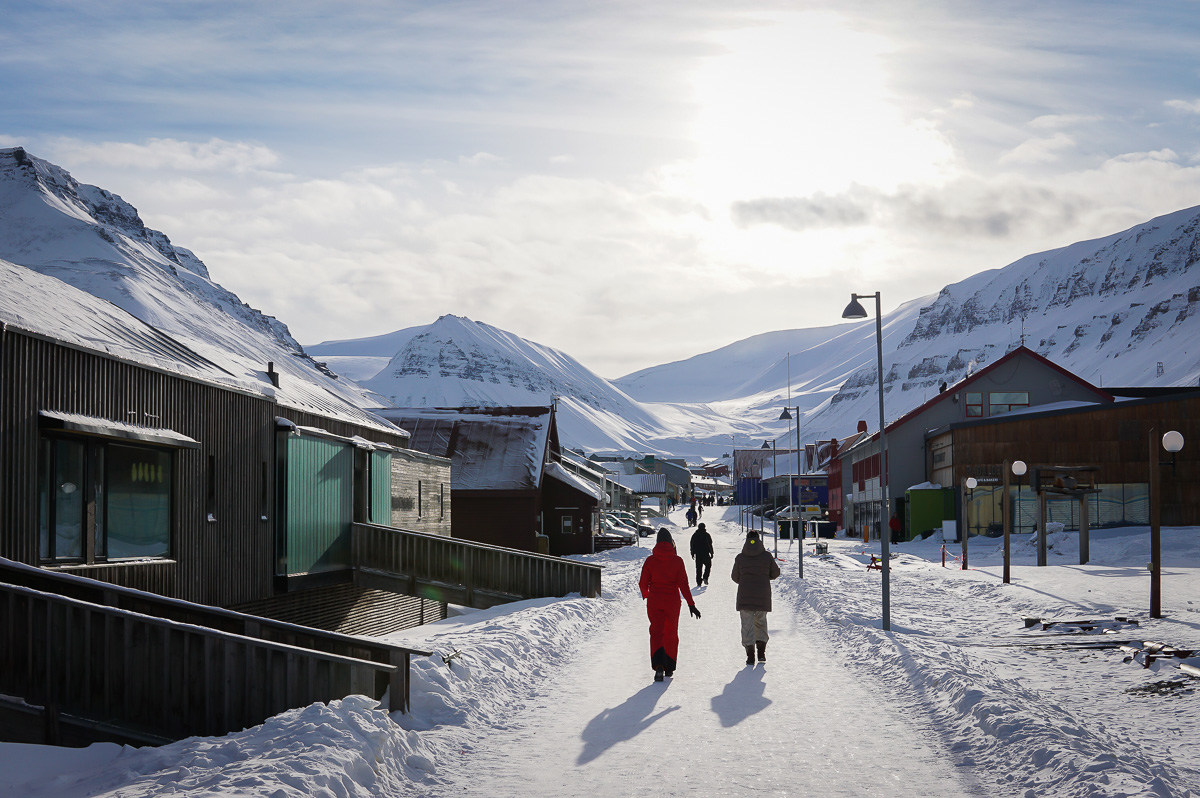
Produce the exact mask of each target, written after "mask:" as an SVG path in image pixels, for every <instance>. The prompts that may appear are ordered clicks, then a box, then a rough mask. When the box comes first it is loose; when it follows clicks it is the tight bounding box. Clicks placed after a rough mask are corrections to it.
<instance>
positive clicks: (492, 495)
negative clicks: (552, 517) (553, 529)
mask: <svg viewBox="0 0 1200 798" xmlns="http://www.w3.org/2000/svg"><path fill="white" fill-rule="evenodd" d="M540 501H541V499H540V497H539V495H538V494H537V492H534V491H461V490H454V491H451V492H450V506H451V513H452V514H453V516H454V537H456V538H461V539H463V540H473V541H475V542H477V543H486V544H488V545H491V546H505V547H507V548H510V549H520V550H522V551H537V534H538V532H539V531H540V528H539V524H538V521H539V519H538V512H539V510H540V509H541V507H540Z"/></svg>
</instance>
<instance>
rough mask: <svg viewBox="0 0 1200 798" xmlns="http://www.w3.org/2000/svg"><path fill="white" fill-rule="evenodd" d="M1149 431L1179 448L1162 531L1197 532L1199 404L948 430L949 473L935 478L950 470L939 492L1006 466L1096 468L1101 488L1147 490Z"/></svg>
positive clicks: (1166, 490)
mask: <svg viewBox="0 0 1200 798" xmlns="http://www.w3.org/2000/svg"><path fill="white" fill-rule="evenodd" d="M1151 428H1156V429H1157V437H1158V439H1159V440H1161V438H1162V435H1163V433H1165V432H1166V431H1167V430H1172V429H1173V430H1178V431H1179V432H1181V433H1182V434H1183V437H1184V441H1185V443H1184V448H1183V451H1182V452H1180V453H1179V455H1178V458H1177V463H1178V464H1177V466H1176V469H1175V470H1174V472H1172V469H1171V468H1170V467H1169V466H1167V467H1163V468H1162V470H1161V485H1160V487H1161V491H1162V496H1161V507H1162V523H1163V524H1165V525H1171V526H1178V525H1187V526H1191V525H1196V524H1200V397H1196V396H1187V397H1184V398H1175V399H1159V400H1143V401H1136V402H1132V401H1131V402H1118V403H1116V404H1113V405H1105V406H1102V407H1099V408H1095V409H1088V410H1085V411H1073V412H1066V413H1056V414H1052V415H1044V416H1032V417H1029V416H1025V415H1017V416H1013V417H1012V418H1011V419H1005V417H1003V416H999V417H997V418H995V419H992V420H990V421H989V423H986V424H978V425H966V426H963V427H958V428H954V429H953V430H952V434H953V439H954V443H953V451H952V454H950V455H948V456H949V460H948V463H949V464H950V465H949V467H948V468H947V470H946V471H938V472H936V473H939V474H941V473H948V472H949V471H950V469H951V468H952V470H953V478H952V479H951V480H948V481H945V482H944V483H943V484H947V485H952V484H961V483H962V481H963V480H965V479H966V478H967V477H968V476H976V477H978V476H996V477H999V476H1001V473H1000V472H1001V469H1002V467H1003V463H1004V461H1005V460H1024V461H1025V462H1026V463H1027V464H1028V465H1029V467H1030V468H1033V467H1034V466H1038V465H1057V466H1099V468H1100V470H1099V471H1098V472H1097V473H1096V481H1097V482H1099V483H1102V484H1112V483H1140V484H1146V483H1148V482H1149V481H1150V462H1149V456H1148V450H1149V440H1150V429H1151ZM939 440H940V436H939ZM1158 448H1159V451H1160V454H1161V455H1162V457H1161V459H1162V460H1163V461H1169V460H1170V457H1169V456H1168V455H1167V453H1166V452H1165V451H1162V450H1161V445H1160V446H1159V447H1158ZM1027 478H1028V477H1026V479H1027Z"/></svg>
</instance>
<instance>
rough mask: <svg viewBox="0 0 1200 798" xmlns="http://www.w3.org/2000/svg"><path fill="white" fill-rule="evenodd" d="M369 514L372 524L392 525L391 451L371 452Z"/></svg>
mask: <svg viewBox="0 0 1200 798" xmlns="http://www.w3.org/2000/svg"><path fill="white" fill-rule="evenodd" d="M370 516H371V517H370V521H371V523H372V524H383V525H384V526H391V525H392V455H391V452H371V512H370Z"/></svg>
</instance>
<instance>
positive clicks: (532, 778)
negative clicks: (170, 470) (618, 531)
mask: <svg viewBox="0 0 1200 798" xmlns="http://www.w3.org/2000/svg"><path fill="white" fill-rule="evenodd" d="M737 518H738V516H737V512H736V508H708V509H707V511H706V513H705V515H704V518H703V520H704V521H705V523H706V524H707V526H708V528H709V530H710V531H711V532H712V533H713V538H714V541H715V544H716V549H717V556H716V561H715V564H714V568H713V572H712V578H711V585H710V586H708V587H704V588H701V589H699V590H697V591H696V596H697V599H696V600H697V604H698V606H699V607H700V608H701V610H702V612H703V614H704V617H703V618H702V619H700V620H694V619H692V618H690V617H688V616H687V613H686V612H684V613H683V617H682V618H681V619H680V633H681V644H680V654H679V670H678V672H677V673H676V675H675V677H674V678H673V679H671V680H668V681H666V682H663V683H655V682H654V681H652V670H651V668H650V666H649V651H648V636H647V621H646V616H645V611H644V609H643V604H642V601H641V598H640V596H639V594H638V591H637V584H636V583H637V578H638V575H639V572H640V568H641V564H642V561H643V559H644V558H645V556H646V555H647V554H648V552H649V549H648V547H646V546H645V545H643V547H641V548H632V547H631V548H626V549H619V550H616V551H612V552H606V553H603V554H597V555H591V556H588V557H585V558H583V559H586V560H590V561H594V562H598V563H601V564H603V565H605V575H604V596H603V598H601V599H582V598H572V597H568V598H564V599H541V600H535V601H527V602H520V603H517V604H512V605H507V606H501V607H496V608H493V609H492V610H485V611H480V612H469V613H466V614H463V615H459V616H456V617H452V618H450V619H447V620H445V621H441V622H438V623H435V624H430V625H427V626H424V627H420V628H417V629H412V630H409V631H408V632H406V633H404V634H403V635H402V637H403V639H405V640H408V641H410V642H412V643H414V644H418V645H421V646H424V647H428V648H432V649H434V650H435V651H436V652H437V654H436V655H435V656H433V657H430V658H427V659H420V660H417V661H414V668H413V671H414V673H413V680H414V683H413V711H412V713H411V714H409V715H400V714H396V715H393V716H391V717H389V716H388V715H387V714H386V713H385V712H383V711H382V710H379V709H375V708H374V702H370V701H367V700H365V699H362V698H354V697H352V698H348V699H346V700H344V701H340V702H333V703H332V704H330V705H329V706H325V705H321V704H317V705H313V706H310V707H306V708H301V709H296V710H293V711H290V712H287V713H284V714H282V715H279V716H277V717H275V718H272V719H271V720H270V721H268V722H267V723H266V724H264V725H263V726H260V727H256V728H254V729H249V730H246V731H244V732H239V733H236V734H230V735H227V736H226V737H222V738H191V739H188V740H182V741H180V742H177V743H174V744H172V745H168V746H163V747H161V748H146V749H133V748H120V747H118V746H115V745H94V746H92V747H91V748H89V749H83V750H69V749H56V748H46V747H42V746H26V745H15V744H5V745H0V795H4V796H7V795H14V796H16V795H20V796H31V797H32V798H40V797H41V796H46V797H47V798H49V796H55V798H82V797H83V796H100V795H102V796H122V798H126V797H128V796H152V795H164V794H180V795H193V796H216V795H222V796H224V795H246V796H270V798H285V796H364V797H365V796H445V795H468V796H469V795H480V796H483V795H487V796H508V795H532V796H539V795H563V794H592V795H597V796H624V795H640V794H644V793H647V792H649V793H652V794H663V795H685V794H686V795H695V796H722V798H724V796H730V795H844V796H873V795H879V796H885V795H906V796H907V795H931V796H932V795H945V796H954V795H987V796H1008V795H1012V796H1096V797H1097V798H1098V797H1100V796H1104V797H1105V798H1116V797H1117V796H1189V795H1196V794H1198V793H1197V785H1198V784H1200V760H1198V759H1197V757H1196V755H1195V753H1194V752H1195V751H1196V750H1200V732H1198V731H1197V724H1196V720H1195V719H1196V716H1197V708H1198V706H1197V702H1198V701H1200V691H1197V689H1196V686H1197V681H1196V680H1195V679H1194V678H1192V677H1189V676H1187V675H1185V674H1184V673H1183V671H1181V670H1180V669H1179V668H1178V667H1177V663H1178V660H1175V659H1155V660H1153V661H1152V662H1151V663H1150V666H1149V667H1142V664H1143V663H1144V662H1145V653H1144V652H1143V653H1139V654H1135V653H1132V652H1129V651H1123V650H1122V649H1121V648H1120V647H1119V645H1118V644H1120V643H1129V644H1131V645H1130V647H1131V648H1134V649H1136V648H1139V647H1141V646H1142V641H1149V640H1154V641H1159V642H1162V643H1166V644H1169V645H1174V646H1177V647H1180V648H1185V647H1186V648H1195V647H1198V646H1200V617H1198V616H1197V612H1198V611H1200V603H1194V602H1197V601H1200V536H1198V535H1197V530H1195V529H1190V528H1189V529H1165V530H1164V531H1163V540H1164V543H1163V551H1164V563H1165V564H1166V568H1165V570H1164V579H1163V585H1164V588H1163V590H1164V593H1163V610H1164V617H1163V618H1162V619H1159V620H1152V619H1149V618H1148V617H1147V611H1146V602H1147V593H1146V588H1147V585H1148V578H1147V576H1146V572H1145V567H1144V561H1145V554H1144V550H1145V549H1146V548H1147V545H1148V543H1147V538H1148V535H1147V531H1146V530H1145V528H1133V529H1117V530H1100V531H1094V532H1093V535H1092V558H1093V564H1091V565H1088V566H1079V565H1077V564H1075V563H1077V557H1076V550H1075V549H1074V548H1073V542H1074V540H1073V538H1072V537H1071V536H1070V535H1060V536H1054V535H1052V536H1051V546H1052V548H1051V560H1050V561H1051V566H1050V567H1047V568H1037V567H1035V566H1033V565H1032V563H1033V562H1034V554H1033V551H1034V549H1033V546H1032V545H1031V544H1030V541H1029V540H1028V536H1017V537H1016V538H1015V539H1014V563H1015V564H1014V567H1013V584H1012V585H1009V586H1004V585H1002V584H1001V581H1000V567H999V563H1000V559H999V554H998V545H999V543H998V541H995V540H991V539H976V540H973V541H972V544H971V565H972V570H968V571H963V570H960V569H958V568H957V567H945V568H943V567H942V565H941V563H940V548H941V547H940V544H939V543H938V542H936V541H918V542H914V543H907V544H902V545H900V546H898V547H897V550H898V552H897V556H896V557H895V558H894V559H893V560H892V566H893V567H892V625H893V630H892V632H890V633H885V632H883V631H881V630H880V628H879V625H880V624H879V610H880V579H879V574H878V572H876V571H868V570H867V568H866V567H865V565H866V563H867V562H868V561H869V559H870V553H871V551H872V550H873V551H875V552H876V553H877V552H878V545H877V544H876V545H875V546H873V547H867V548H864V547H863V545H862V543H861V542H855V541H849V540H837V541H831V542H830V551H829V554H827V555H824V556H821V557H813V556H808V557H806V559H805V569H804V576H805V578H804V579H803V580H800V579H798V578H797V574H796V570H797V560H796V556H795V553H796V550H795V543H793V542H791V541H787V540H784V541H781V542H780V550H779V557H780V566H781V568H782V571H783V573H782V575H781V577H780V578H779V579H778V580H776V581H775V582H774V584H773V587H774V594H775V608H774V612H772V613H771V615H770V616H769V617H770V632H771V642H770V643H769V645H768V647H767V660H768V661H767V663H766V664H765V665H754V666H746V665H745V664H744V657H745V655H744V651H743V649H742V647H741V645H740V640H739V637H738V618H737V613H736V612H735V610H734V585H733V583H732V582H731V581H730V579H729V570H730V567H731V564H732V560H733V556H734V554H735V553H736V552H737V551H738V550H740V547H741V542H742V533H741V529H740V527H739V526H738V523H737ZM671 520H672V522H673V523H672V526H671V529H672V532H673V533H674V534H675V538H676V541H677V545H678V547H679V549H680V550H681V552H684V553H685V554H686V552H687V541H688V536H689V535H690V533H691V531H692V530H690V529H685V528H683V527H682V517H681V516H680V515H679V514H673V515H672V518H671ZM767 542H768V549H771V548H773V541H772V540H771V539H770V537H768V539H767ZM645 543H646V541H643V544H645ZM949 548H951V547H948V549H949ZM807 549H808V551H809V552H811V551H812V542H811V541H809V543H808V545H807ZM953 549H954V550H953V551H951V552H950V553H951V554H955V553H957V547H956V546H955V547H953ZM685 561H687V562H688V565H689V571H690V566H691V561H690V560H688V558H687V557H686V556H685ZM949 565H953V563H950V564H949ZM1027 617H1036V618H1041V619H1043V620H1044V621H1075V622H1076V623H1073V624H1072V623H1067V624H1062V623H1059V624H1057V625H1054V626H1051V627H1049V628H1047V629H1045V630H1043V628H1042V625H1041V624H1037V625H1034V626H1031V627H1030V628H1028V629H1027V628H1026V627H1025V623H1024V622H1023V620H1024V619H1025V618H1027ZM1117 618H1131V619H1135V620H1136V621H1138V624H1137V625H1133V624H1130V623H1124V622H1121V621H1117V620H1116V619H1117ZM1085 620H1086V621H1096V622H1100V623H1099V626H1098V627H1097V628H1095V629H1090V630H1089V629H1085V628H1084V627H1085V625H1083V624H1080V623H1078V622H1080V621H1085ZM1105 631H1107V633H1105V634H1102V632H1105ZM1127 660H1128V661H1127ZM1190 662H1191V663H1192V664H1197V663H1198V660H1197V659H1196V658H1192V659H1191V660H1190Z"/></svg>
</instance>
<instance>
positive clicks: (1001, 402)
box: [988, 391, 1029, 416]
mask: <svg viewBox="0 0 1200 798" xmlns="http://www.w3.org/2000/svg"><path fill="white" fill-rule="evenodd" d="M1018 407H1029V392H1028V391H993V392H992V393H990V394H988V415H989V416H996V415H999V414H1001V413H1007V412H1008V411H1010V410H1016V409H1017V408H1018Z"/></svg>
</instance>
